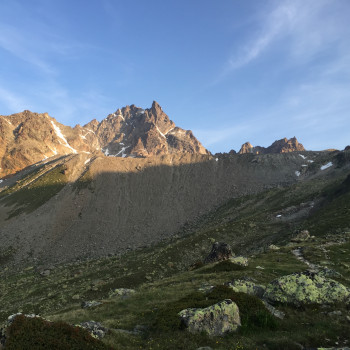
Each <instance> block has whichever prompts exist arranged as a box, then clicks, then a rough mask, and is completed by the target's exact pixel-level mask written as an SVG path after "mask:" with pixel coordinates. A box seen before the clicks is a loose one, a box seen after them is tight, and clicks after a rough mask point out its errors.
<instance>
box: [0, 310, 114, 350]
mask: <svg viewBox="0 0 350 350" xmlns="http://www.w3.org/2000/svg"><path fill="white" fill-rule="evenodd" d="M23 349H31V350H46V349H50V350H65V349H70V350H89V349H91V350H95V349H96V350H107V349H110V350H112V348H111V347H108V346H107V345H105V344H104V343H102V342H101V341H100V340H98V339H95V338H93V337H92V336H91V335H90V333H89V332H88V331H87V330H85V329H83V328H80V327H76V326H71V325H69V324H67V323H64V322H48V321H45V320H43V319H42V318H40V317H35V318H28V317H25V316H24V315H19V316H17V317H16V318H15V319H14V321H13V322H12V324H11V325H10V326H9V327H8V328H7V332H6V350H23Z"/></svg>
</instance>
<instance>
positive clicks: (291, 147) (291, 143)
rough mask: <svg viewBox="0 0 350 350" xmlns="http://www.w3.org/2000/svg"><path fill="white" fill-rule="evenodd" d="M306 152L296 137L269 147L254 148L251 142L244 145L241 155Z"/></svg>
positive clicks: (285, 139)
mask: <svg viewBox="0 0 350 350" xmlns="http://www.w3.org/2000/svg"><path fill="white" fill-rule="evenodd" d="M300 151H305V148H304V146H303V145H302V144H301V143H299V142H298V140H297V139H296V137H292V138H291V139H289V140H288V139H287V138H286V137H285V138H283V139H281V140H277V141H275V142H274V143H273V144H272V145H271V146H269V147H261V146H255V147H254V146H252V145H251V144H250V143H249V142H246V143H245V144H243V145H242V147H241V149H240V151H239V154H245V153H253V154H268V153H288V152H300Z"/></svg>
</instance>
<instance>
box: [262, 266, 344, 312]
mask: <svg viewBox="0 0 350 350" xmlns="http://www.w3.org/2000/svg"><path fill="white" fill-rule="evenodd" d="M264 299H266V300H267V301H270V302H280V303H288V304H294V305H300V304H313V303H315V304H332V303H337V302H348V301H349V300H350V291H349V289H348V288H347V287H345V286H344V285H342V284H341V283H339V282H336V281H334V280H332V279H328V278H325V277H323V276H320V275H318V274H317V273H315V272H311V271H305V272H298V273H293V274H291V275H287V276H282V277H280V278H277V279H275V280H273V281H272V282H271V283H269V284H268V285H267V286H266V291H265V294H264Z"/></svg>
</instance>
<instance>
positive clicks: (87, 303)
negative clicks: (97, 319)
mask: <svg viewBox="0 0 350 350" xmlns="http://www.w3.org/2000/svg"><path fill="white" fill-rule="evenodd" d="M101 304H102V302H101V301H96V300H91V301H83V302H82V303H81V308H82V309H88V308H90V307H95V306H98V305H101Z"/></svg>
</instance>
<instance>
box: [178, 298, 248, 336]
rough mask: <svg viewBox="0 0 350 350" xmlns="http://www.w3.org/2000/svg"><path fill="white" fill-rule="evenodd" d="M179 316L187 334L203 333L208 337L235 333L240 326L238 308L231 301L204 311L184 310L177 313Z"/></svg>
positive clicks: (220, 303)
mask: <svg viewBox="0 0 350 350" xmlns="http://www.w3.org/2000/svg"><path fill="white" fill-rule="evenodd" d="M179 316H180V318H181V321H182V323H183V324H184V325H185V326H186V327H187V329H188V331H189V332H191V333H201V332H205V333H207V334H208V335H209V336H222V335H224V334H226V333H230V332H235V331H236V330H237V328H238V327H239V326H240V325H241V318H240V315H239V309H238V306H237V304H236V303H234V302H233V301H232V300H231V299H226V300H223V301H221V302H219V303H217V304H214V305H211V306H209V307H206V308H204V309H185V310H182V311H180V312H179Z"/></svg>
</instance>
